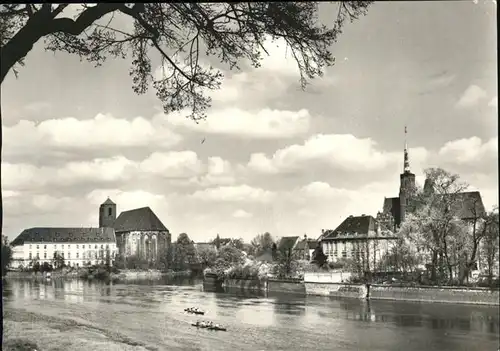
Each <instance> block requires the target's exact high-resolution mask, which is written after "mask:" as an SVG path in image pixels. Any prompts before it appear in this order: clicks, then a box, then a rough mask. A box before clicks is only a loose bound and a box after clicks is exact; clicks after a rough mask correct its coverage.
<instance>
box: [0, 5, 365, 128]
mask: <svg viewBox="0 0 500 351" xmlns="http://www.w3.org/2000/svg"><path fill="white" fill-rule="evenodd" d="M370 3H371V1H345V2H341V3H339V5H338V12H337V14H336V15H337V16H336V19H335V20H334V21H333V23H331V25H330V26H325V25H322V24H320V23H319V22H318V21H317V15H318V3H316V2H257V3H203V4H202V3H148V4H143V3H131V4H124V3H99V4H94V5H90V4H88V5H82V8H81V11H79V13H77V14H76V15H75V16H74V18H69V17H67V16H65V12H64V11H65V10H67V8H68V6H69V4H59V5H54V4H49V3H46V4H40V5H37V4H12V5H8V4H6V5H1V7H0V34H1V61H2V69H1V72H2V73H1V75H2V82H3V80H4V78H5V76H6V75H7V73H8V72H9V71H10V70H11V69H15V67H14V66H15V65H16V64H20V65H22V64H23V59H24V58H25V57H26V55H27V54H28V53H29V52H30V51H31V49H32V48H33V46H34V45H35V44H36V43H37V42H38V41H39V40H41V39H43V40H44V42H45V48H46V49H47V50H50V51H54V52H57V51H62V52H66V53H69V54H76V55H79V56H80V57H81V58H83V59H86V60H88V61H90V62H93V63H95V64H96V65H101V64H102V63H103V62H104V61H105V60H106V59H108V58H116V57H118V58H126V57H127V56H131V59H132V67H131V69H130V75H131V77H132V85H133V89H134V91H135V92H136V93H138V94H143V93H145V92H146V91H147V90H148V87H149V86H150V85H151V84H152V85H153V86H154V88H155V89H156V93H157V96H158V98H159V99H160V100H161V101H162V102H163V106H164V109H165V111H166V112H171V111H179V110H182V109H184V108H189V109H191V111H192V113H191V117H193V118H194V119H197V118H201V117H203V116H204V111H205V110H206V109H207V107H208V106H209V105H210V98H209V97H206V96H205V95H204V94H203V91H204V90H205V89H217V88H218V87H219V86H220V83H221V79H222V78H223V77H222V74H221V73H220V72H219V71H217V70H216V69H213V68H212V67H204V65H203V64H201V62H200V53H205V54H206V55H207V56H215V57H217V58H218V59H219V60H220V61H221V62H222V63H224V64H226V65H228V66H229V67H230V68H233V67H238V63H241V61H243V60H248V61H249V62H250V63H251V65H252V66H254V67H259V65H260V61H261V59H262V53H263V52H264V53H267V52H266V50H265V48H264V47H263V42H264V41H265V40H266V38H268V37H269V38H271V39H279V38H281V39H283V40H284V41H285V42H286V43H287V45H288V47H289V48H290V51H291V55H292V56H293V58H294V59H295V60H296V62H297V64H298V67H299V69H300V78H301V83H302V85H303V86H305V85H306V82H307V80H308V79H311V78H314V77H316V76H320V75H322V72H323V69H324V67H325V66H331V65H333V64H334V57H333V55H332V53H331V52H330V46H331V45H332V44H333V43H334V42H335V41H336V40H337V38H338V36H339V34H340V33H341V32H342V27H343V25H344V24H345V20H346V19H347V20H351V21H352V20H354V19H357V18H358V17H359V16H361V15H363V14H365V13H366V10H367V8H368V6H369V4H370ZM117 15H121V16H122V17H125V18H128V20H129V21H130V22H132V23H133V25H132V26H131V27H130V29H128V28H120V27H118V23H117V19H116V18H115V17H118V16H117ZM153 53H155V54H156V55H159V56H160V57H161V60H162V63H163V64H164V65H165V66H166V67H167V69H166V70H165V72H164V74H163V76H162V77H160V78H157V77H155V76H154V69H153V64H152V57H153V55H154V54H153ZM15 72H17V71H15Z"/></svg>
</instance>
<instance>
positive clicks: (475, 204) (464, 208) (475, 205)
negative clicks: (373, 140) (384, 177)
mask: <svg viewBox="0 0 500 351" xmlns="http://www.w3.org/2000/svg"><path fill="white" fill-rule="evenodd" d="M405 135H406V128H405ZM399 177H400V186H399V196H398V197H390V198H384V204H383V207H382V211H381V212H378V214H377V221H378V222H379V223H380V224H381V225H383V226H384V227H386V228H388V229H390V230H392V231H393V232H397V231H398V230H399V228H400V226H401V224H402V223H403V222H404V220H405V218H406V216H407V214H410V213H412V212H414V211H415V210H416V203H415V201H414V200H415V197H414V195H415V191H416V183H415V174H413V173H412V172H411V171H410V160H409V155H408V145H407V143H406V140H405V148H404V166H403V173H401V174H400V176H399ZM423 192H424V194H427V195H431V194H432V193H433V192H434V184H432V182H431V180H430V179H426V180H425V184H424V189H423ZM448 196H457V198H456V199H453V201H450V203H453V208H452V209H451V210H452V211H454V212H455V213H456V215H457V216H458V217H459V218H460V219H462V220H465V221H467V222H469V223H471V222H473V221H474V219H477V218H479V217H481V216H482V215H484V213H485V208H484V204H483V201H482V198H481V194H480V193H479V192H478V191H466V192H462V193H458V194H453V195H452V194H450V195H448Z"/></svg>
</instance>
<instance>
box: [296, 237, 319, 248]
mask: <svg viewBox="0 0 500 351" xmlns="http://www.w3.org/2000/svg"><path fill="white" fill-rule="evenodd" d="M316 246H318V241H317V240H314V239H307V238H304V239H302V240H300V241H299V242H298V243H297V245H296V246H295V250H304V249H315V248H316Z"/></svg>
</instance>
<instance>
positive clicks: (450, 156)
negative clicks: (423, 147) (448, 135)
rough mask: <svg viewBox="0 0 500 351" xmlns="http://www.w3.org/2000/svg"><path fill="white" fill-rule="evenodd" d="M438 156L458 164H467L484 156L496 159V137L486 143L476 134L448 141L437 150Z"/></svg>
mask: <svg viewBox="0 0 500 351" xmlns="http://www.w3.org/2000/svg"><path fill="white" fill-rule="evenodd" d="M439 156H441V157H442V158H443V159H445V160H447V161H451V162H456V163H458V164H469V163H473V162H477V161H480V160H483V159H485V158H492V159H496V158H497V157H498V137H495V138H492V139H490V140H489V141H488V142H486V143H483V141H482V140H481V139H480V138H478V137H476V136H474V137H471V138H468V139H459V140H453V141H449V142H447V143H446V144H444V146H443V147H442V148H441V149H440V150H439Z"/></svg>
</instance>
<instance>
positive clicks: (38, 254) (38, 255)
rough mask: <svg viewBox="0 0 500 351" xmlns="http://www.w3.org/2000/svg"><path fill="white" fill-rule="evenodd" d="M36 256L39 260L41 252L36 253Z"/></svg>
mask: <svg viewBox="0 0 500 351" xmlns="http://www.w3.org/2000/svg"><path fill="white" fill-rule="evenodd" d="M36 258H37V259H38V260H39V259H40V252H37V253H36Z"/></svg>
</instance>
